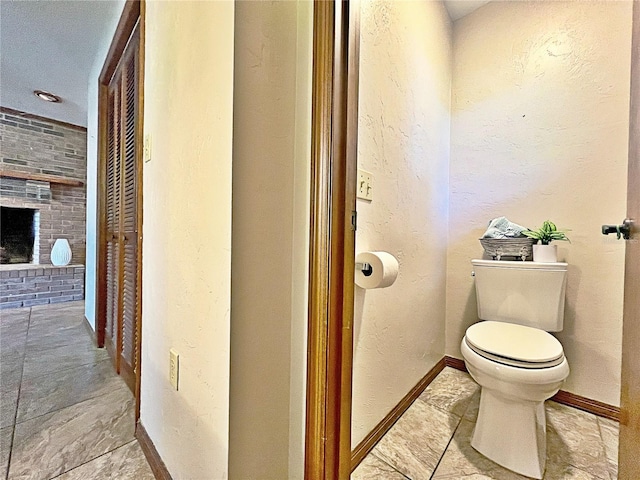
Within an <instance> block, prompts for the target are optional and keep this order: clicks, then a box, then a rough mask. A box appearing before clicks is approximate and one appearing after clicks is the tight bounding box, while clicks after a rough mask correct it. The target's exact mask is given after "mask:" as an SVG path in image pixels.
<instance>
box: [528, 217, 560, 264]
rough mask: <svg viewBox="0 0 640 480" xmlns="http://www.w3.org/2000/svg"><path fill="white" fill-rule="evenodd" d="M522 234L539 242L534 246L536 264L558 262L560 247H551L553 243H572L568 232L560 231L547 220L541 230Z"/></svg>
mask: <svg viewBox="0 0 640 480" xmlns="http://www.w3.org/2000/svg"><path fill="white" fill-rule="evenodd" d="M522 234H523V235H525V236H527V237H529V238H533V239H534V240H537V242H538V243H537V244H535V245H534V246H533V261H534V262H557V261H558V247H557V245H551V242H552V241H554V240H563V241H567V242H570V240H569V237H567V234H566V232H564V231H562V230H558V228H557V227H556V225H555V223H553V222H551V221H549V220H545V221H544V223H543V224H542V227H540V228H539V229H537V230H524V231H523V232H522Z"/></svg>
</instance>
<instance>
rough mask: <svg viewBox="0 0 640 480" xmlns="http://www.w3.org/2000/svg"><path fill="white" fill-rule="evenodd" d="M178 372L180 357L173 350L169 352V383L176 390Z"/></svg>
mask: <svg viewBox="0 0 640 480" xmlns="http://www.w3.org/2000/svg"><path fill="white" fill-rule="evenodd" d="M179 370H180V356H179V355H178V352H176V351H175V350H174V349H173V348H172V349H170V350H169V381H170V382H171V386H173V388H175V389H176V390H178V374H179Z"/></svg>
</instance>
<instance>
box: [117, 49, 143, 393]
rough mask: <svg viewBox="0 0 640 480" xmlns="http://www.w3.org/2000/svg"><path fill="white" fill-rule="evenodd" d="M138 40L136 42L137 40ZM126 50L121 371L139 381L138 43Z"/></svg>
mask: <svg viewBox="0 0 640 480" xmlns="http://www.w3.org/2000/svg"><path fill="white" fill-rule="evenodd" d="M134 43H135V42H134ZM128 51H130V52H132V53H131V55H127V53H126V52H125V58H123V60H124V62H125V63H124V65H123V72H122V74H123V75H122V76H123V91H124V92H125V95H124V102H123V113H124V115H123V125H122V127H123V128H122V132H123V139H124V144H123V153H124V155H123V157H122V168H121V174H122V181H121V185H122V199H121V205H122V215H121V231H122V254H123V261H122V264H123V265H122V285H121V287H122V295H121V297H122V322H121V326H122V329H121V331H120V332H121V338H120V355H121V359H120V362H121V367H120V369H121V372H122V373H123V377H124V378H125V380H127V381H128V382H129V381H132V382H133V384H134V385H135V372H136V370H137V367H138V365H137V351H136V345H137V343H138V342H137V333H138V329H137V325H136V318H138V315H137V312H138V309H139V298H138V290H137V286H138V261H137V260H138V248H137V246H138V222H137V218H138V215H137V208H138V202H137V197H138V190H137V185H138V181H137V165H138V158H137V152H138V148H137V145H136V135H135V133H136V127H137V125H136V121H137V118H138V114H137V111H136V109H137V105H138V102H137V97H136V91H137V70H138V69H137V67H136V66H137V64H138V58H137V52H138V48H137V45H136V46H135V47H133V48H131V45H129V49H128Z"/></svg>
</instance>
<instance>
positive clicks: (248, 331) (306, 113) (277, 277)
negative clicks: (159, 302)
mask: <svg viewBox="0 0 640 480" xmlns="http://www.w3.org/2000/svg"><path fill="white" fill-rule="evenodd" d="M299 10H300V11H299ZM311 12H312V11H311V8H310V4H309V3H308V2H306V1H305V0H303V1H301V2H296V1H289V0H285V1H276V2H262V1H257V2H250V1H244V2H238V3H237V4H236V11H235V74H234V105H233V109H234V133H233V201H232V203H233V228H232V248H231V252H232V257H231V268H232V276H231V294H232V302H231V387H230V388H231V390H230V401H231V406H230V425H229V429H230V437H229V438H230V440H229V478H234V479H246V478H274V479H275V478H283V479H284V478H289V479H294V478H303V477H304V474H303V463H304V450H303V445H304V437H303V433H304V408H303V406H304V398H305V385H304V368H305V366H306V349H305V344H306V325H307V305H306V301H305V300H306V295H307V293H306V292H307V288H308V281H307V278H308V272H307V264H308V262H307V261H306V259H307V252H308V249H309V245H308V231H309V200H308V198H309V173H310V171H311V167H310V153H311V149H310V135H311V126H310V122H311V114H310V99H311V82H310V71H309V70H310V67H311V56H310V54H311V52H310V48H311V23H310V22H311V18H312V15H311ZM290 450H291V451H290ZM257 452H258V453H257Z"/></svg>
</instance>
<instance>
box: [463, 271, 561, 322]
mask: <svg viewBox="0 0 640 480" xmlns="http://www.w3.org/2000/svg"><path fill="white" fill-rule="evenodd" d="M471 263H472V264H473V271H474V274H475V283H476V295H477V297H478V317H479V318H480V319H481V320H495V321H498V322H508V323H517V324H519V325H526V326H528V327H534V328H539V329H541V330H545V331H547V332H559V331H561V330H562V327H563V323H564V297H565V290H566V284H567V267H568V264H566V263H535V262H508V261H496V260H471Z"/></svg>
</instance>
